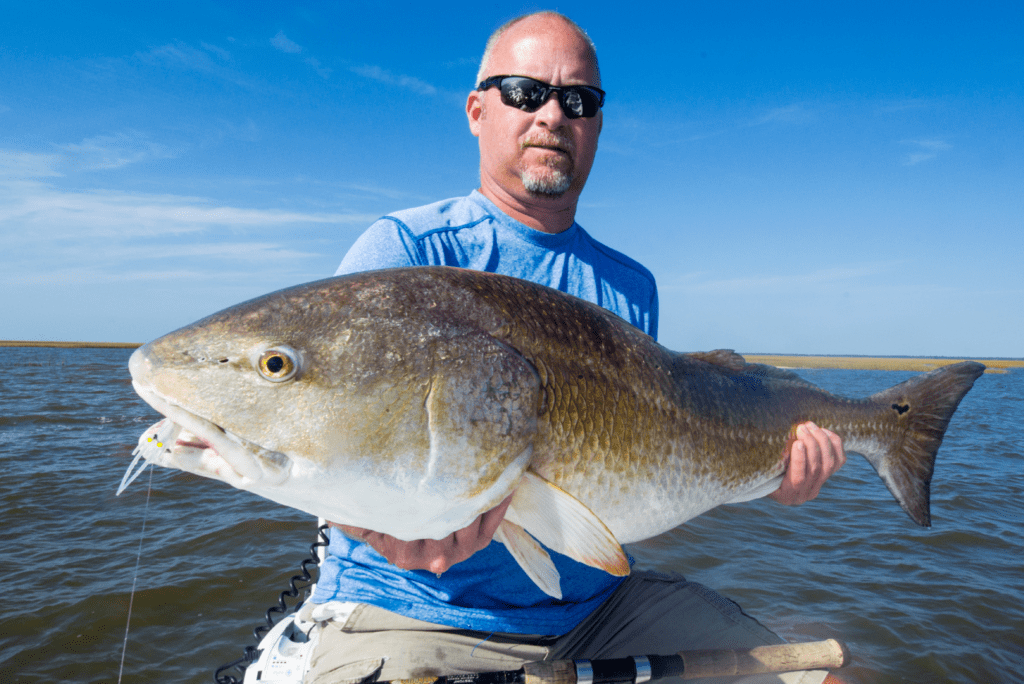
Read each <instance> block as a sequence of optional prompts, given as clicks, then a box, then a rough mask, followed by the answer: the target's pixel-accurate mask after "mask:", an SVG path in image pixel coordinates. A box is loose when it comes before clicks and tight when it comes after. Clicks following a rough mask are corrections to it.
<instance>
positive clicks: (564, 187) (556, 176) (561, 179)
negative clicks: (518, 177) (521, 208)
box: [522, 172, 572, 199]
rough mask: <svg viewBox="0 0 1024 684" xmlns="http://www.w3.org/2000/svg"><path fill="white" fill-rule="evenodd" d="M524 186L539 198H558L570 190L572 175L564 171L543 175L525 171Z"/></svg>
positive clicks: (523, 176)
mask: <svg viewBox="0 0 1024 684" xmlns="http://www.w3.org/2000/svg"><path fill="white" fill-rule="evenodd" d="M522 179H523V187H524V188H525V189H526V191H527V192H528V193H530V194H531V195H532V196H534V197H538V198H549V199H557V198H559V197H561V196H562V195H564V194H565V193H566V192H568V191H569V188H570V187H571V186H572V177H571V176H569V175H568V174H564V173H557V172H556V173H547V174H544V175H543V176H541V175H534V174H530V173H524V174H523V175H522Z"/></svg>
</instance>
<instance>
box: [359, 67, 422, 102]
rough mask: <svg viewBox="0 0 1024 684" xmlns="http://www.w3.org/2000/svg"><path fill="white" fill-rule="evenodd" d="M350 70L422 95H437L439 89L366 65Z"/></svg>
mask: <svg viewBox="0 0 1024 684" xmlns="http://www.w3.org/2000/svg"><path fill="white" fill-rule="evenodd" d="M349 69H350V70H351V71H352V72H353V73H356V74H359V75H360V76H365V77H366V78H372V79H373V80H375V81H380V82H381V83H387V84H388V85H395V86H398V87H400V88H407V89H409V90H412V91H413V92H416V93H421V94H423V95H435V94H437V88H435V87H434V86H432V85H430V84H429V83H427V82H426V81H421V80H420V79H418V78H415V77H414V76H403V75H401V74H393V73H391V72H390V71H388V70H386V69H382V68H381V67H379V66H371V65H364V66H354V67H349Z"/></svg>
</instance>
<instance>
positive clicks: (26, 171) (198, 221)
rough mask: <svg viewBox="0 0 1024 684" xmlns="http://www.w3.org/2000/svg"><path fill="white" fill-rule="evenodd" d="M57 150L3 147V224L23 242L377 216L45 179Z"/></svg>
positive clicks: (364, 221) (52, 171) (363, 220)
mask: <svg viewBox="0 0 1024 684" xmlns="http://www.w3.org/2000/svg"><path fill="white" fill-rule="evenodd" d="M59 165H60V159H59V156H58V155H45V154H32V153H25V152H12V151H7V150H0V225H3V226H4V230H3V233H5V234H7V237H6V239H8V240H11V239H15V236H17V239H18V240H19V241H22V240H23V241H33V240H53V239H55V238H56V239H72V240H80V239H85V238H90V239H91V238H114V237H116V238H130V237H132V236H153V235H161V234H163V235H178V234H182V233H190V232H198V231H202V230H205V229H209V228H217V227H220V228H236V229H243V228H252V229H258V228H273V227H280V226H292V225H296V224H345V225H369V223H371V222H372V221H374V220H376V219H377V218H378V217H377V216H369V215H365V214H343V213H336V212H304V211H295V210H290V209H261V208H252V207H239V206H225V205H223V204H222V203H220V202H217V201H215V200H212V199H209V198H204V197H189V196H182V195H174V194H158V193H131V192H124V191H120V190H111V189H103V188H100V189H92V190H69V189H64V188H61V187H58V186H57V185H56V184H54V183H52V182H49V181H45V180H42V179H44V178H47V177H55V176H60V175H61V174H60V173H58V172H57V170H56V169H57V167H59Z"/></svg>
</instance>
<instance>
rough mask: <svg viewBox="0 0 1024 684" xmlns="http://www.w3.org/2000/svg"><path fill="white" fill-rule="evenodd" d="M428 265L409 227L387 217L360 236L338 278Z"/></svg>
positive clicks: (349, 252) (346, 257)
mask: <svg viewBox="0 0 1024 684" xmlns="http://www.w3.org/2000/svg"><path fill="white" fill-rule="evenodd" d="M426 263H427V261H426V259H425V257H424V255H423V253H422V250H421V249H420V247H419V245H418V244H417V241H416V239H415V238H414V237H413V235H412V233H411V232H410V231H409V229H408V228H407V227H406V226H405V224H403V223H402V222H401V221H398V220H397V219H393V218H389V217H387V216H385V217H384V218H382V219H380V220H379V221H377V222H375V223H374V224H373V225H371V226H370V227H369V228H367V229H366V232H365V233H363V234H362V235H360V236H359V238H358V239H357V240H356V241H355V243H354V244H353V245H352V247H351V248H350V249H349V250H348V253H347V254H345V258H343V259H342V260H341V265H340V266H338V270H337V271H335V272H334V275H336V276H339V275H346V274H349V273H360V272H362V271H375V270H377V269H380V268H401V267H403V266H423V265H425V264H426Z"/></svg>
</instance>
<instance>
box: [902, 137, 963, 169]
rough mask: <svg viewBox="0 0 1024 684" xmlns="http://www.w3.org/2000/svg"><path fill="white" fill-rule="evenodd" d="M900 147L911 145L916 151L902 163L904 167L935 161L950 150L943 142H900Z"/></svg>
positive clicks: (950, 147)
mask: <svg viewBox="0 0 1024 684" xmlns="http://www.w3.org/2000/svg"><path fill="white" fill-rule="evenodd" d="M900 144H901V145H912V146H914V147H915V148H917V149H916V150H914V151H913V152H911V153H910V154H909V155H908V156H907V159H906V160H905V161H904V162H903V163H904V165H905V166H914V165H915V164H920V163H921V162H924V161H928V160H930V159H935V158H936V157H938V156H939V154H940V153H942V152H945V151H946V150H949V149H952V147H953V146H952V145H950V144H949V143H947V142H946V141H945V140H901V141H900Z"/></svg>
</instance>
